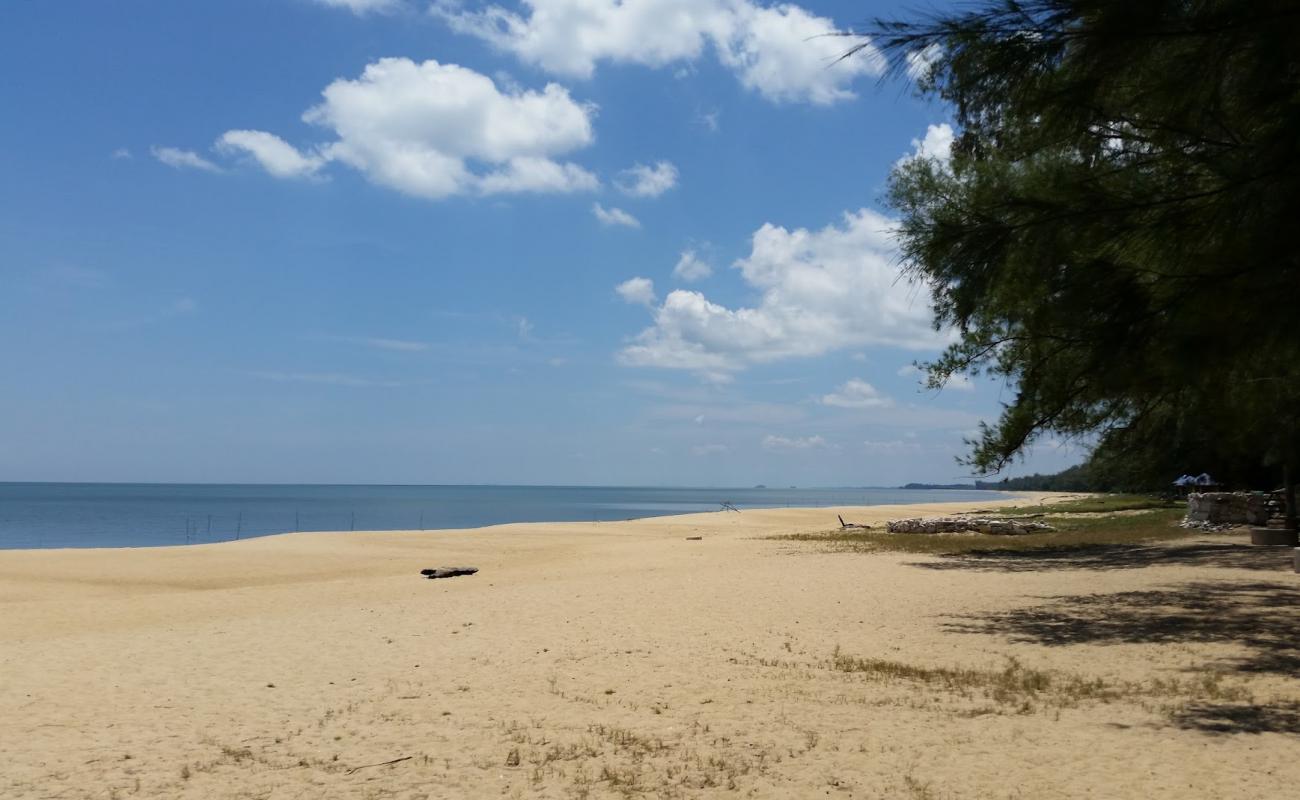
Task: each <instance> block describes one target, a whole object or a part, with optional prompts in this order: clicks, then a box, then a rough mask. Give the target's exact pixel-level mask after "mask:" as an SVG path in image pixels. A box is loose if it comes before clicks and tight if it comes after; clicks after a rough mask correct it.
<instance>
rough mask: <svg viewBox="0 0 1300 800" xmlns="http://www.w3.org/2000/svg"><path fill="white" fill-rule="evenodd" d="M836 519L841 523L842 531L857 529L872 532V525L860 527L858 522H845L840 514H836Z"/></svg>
mask: <svg viewBox="0 0 1300 800" xmlns="http://www.w3.org/2000/svg"><path fill="white" fill-rule="evenodd" d="M835 518H836V519H838V520H839V521H840V530H847V529H849V528H857V529H859V530H864V531H869V530H871V526H870V525H859V524H858V523H856V522H845V521H844V517H841V516H840V515H839V514H836V515H835Z"/></svg>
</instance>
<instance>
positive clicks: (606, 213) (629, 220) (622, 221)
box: [591, 203, 641, 228]
mask: <svg viewBox="0 0 1300 800" xmlns="http://www.w3.org/2000/svg"><path fill="white" fill-rule="evenodd" d="M591 213H592V214H595V215H596V219H598V220H600V224H601V225H607V226H611V227H613V226H618V227H623V228H639V227H641V221H640V220H638V219H637V218H636V217H634V216H632V215H631V214H629V213H627V212H626V211H624V210H623V209H621V208H614V207H612V206H611V207H610V208H605V207H604V206H602V205H601V204H600V203H594V204H592V206H591Z"/></svg>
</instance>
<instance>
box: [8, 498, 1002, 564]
mask: <svg viewBox="0 0 1300 800" xmlns="http://www.w3.org/2000/svg"><path fill="white" fill-rule="evenodd" d="M1004 496H1005V495H1002V494H1001V493H999V492H989V491H974V490H971V491H960V490H909V489H661V488H636V487H615V486H581V487H579V486H293V485H265V484H258V485H233V484H232V485H218V484H121V483H0V549H13V548H47V547H149V546H157V545H176V544H190V543H193V544H198V543H202V542H222V541H228V540H231V539H238V538H248V537H252V536H266V535H269V534H274V533H287V532H290V531H346V530H359V531H374V530H412V529H417V530H418V529H421V528H426V529H437V528H473V527H479V526H483V525H496V524H499V523H504V522H559V521H573V520H583V521H594V520H618V519H630V518H634V517H654V516H661V515H665V514H686V513H691V512H696V511H716V510H718V508H719V507H720V504H721V503H723V502H728V503H734V504H735V505H736V507H738V508H740V509H741V510H742V511H743V510H744V509H747V508H775V507H784V506H804V507H816V506H838V505H884V504H891V503H922V502H927V503H935V502H943V501H948V500H954V501H955V500H973V501H977V502H978V501H985V500H987V501H988V502H990V503H993V502H997V500H998V499H999V498H1001V497H1004Z"/></svg>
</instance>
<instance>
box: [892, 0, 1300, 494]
mask: <svg viewBox="0 0 1300 800" xmlns="http://www.w3.org/2000/svg"><path fill="white" fill-rule="evenodd" d="M968 8H969V7H968ZM867 33H869V34H870V35H871V36H872V44H873V45H874V46H875V47H877V48H880V49H882V50H883V51H884V52H885V53H886V55H887V57H888V58H889V59H890V63H891V64H892V65H893V67H894V69H895V70H897V71H900V72H901V71H903V70H910V71H912V72H913V74H915V73H916V72H917V70H918V69H920V70H921V71H922V72H923V74H922V75H921V76H920V79H919V80H920V87H921V91H922V92H924V93H929V94H932V95H937V96H938V97H940V98H942V99H943V100H944V101H946V102H947V103H948V104H950V106H951V108H952V109H953V111H954V113H955V122H956V128H957V133H956V138H955V142H954V144H953V148H952V152H951V158H950V159H946V160H945V159H935V158H917V159H913V160H910V161H907V162H905V163H903V164H901V165H900V166H899V167H897V168H896V169H895V171H894V174H893V176H892V178H891V185H890V199H891V202H892V204H893V205H894V207H895V208H896V209H897V210H898V211H899V212H900V213H901V215H902V248H903V254H904V258H905V261H906V264H907V265H908V268H909V269H910V270H911V271H912V273H913V274H914V275H915V276H917V277H919V278H921V279H923V280H924V281H925V282H927V283H928V284H929V286H930V287H931V288H932V290H933V296H934V305H935V310H936V312H937V319H938V323H937V324H940V325H951V326H955V327H956V329H957V330H958V331H959V333H960V339H959V341H957V343H956V344H954V345H952V346H951V347H950V348H949V349H948V350H947V351H946V352H945V353H944V354H943V355H942V356H941V357H940V358H938V359H937V360H935V361H934V362H932V363H929V364H927V365H926V366H927V367H928V368H929V373H930V380H931V382H932V383H933V384H936V385H939V384H942V383H943V382H944V381H945V380H946V379H947V378H948V377H949V376H951V375H952V374H955V373H962V372H986V373H988V374H991V375H995V376H1001V377H1003V378H1005V379H1007V381H1008V383H1009V384H1010V385H1012V386H1014V387H1015V394H1014V399H1012V400H1011V401H1010V402H1009V403H1008V404H1007V405H1006V406H1005V408H1004V410H1003V413H1002V415H1001V417H1000V419H998V421H997V422H996V423H995V424H992V425H988V426H985V427H984V428H983V430H982V432H981V435H980V436H979V438H978V439H977V440H975V441H973V442H971V445H972V449H971V452H970V454H969V456H968V457H967V463H969V464H970V465H971V466H973V467H974V468H976V469H978V470H981V471H985V472H994V471H998V470H1000V469H1001V468H1003V467H1004V466H1006V465H1007V464H1008V463H1009V462H1010V461H1011V460H1012V459H1014V458H1015V457H1016V456H1017V455H1018V454H1021V453H1023V452H1024V450H1025V448H1026V447H1028V446H1029V445H1030V444H1031V443H1032V442H1033V441H1034V440H1035V439H1036V438H1037V437H1039V436H1040V435H1042V434H1044V433H1047V432H1053V433H1055V434H1059V435H1064V436H1066V437H1078V438H1081V439H1084V440H1088V441H1095V442H1099V443H1100V444H1099V448H1100V451H1099V452H1104V453H1107V454H1110V455H1115V454H1129V455H1131V456H1132V458H1134V459H1138V460H1141V459H1146V460H1147V461H1148V462H1149V463H1150V464H1151V467H1152V469H1161V470H1164V469H1174V470H1177V469H1179V466H1178V464H1177V463H1176V462H1181V463H1182V465H1183V466H1182V467H1181V468H1182V469H1188V468H1192V467H1193V466H1196V467H1197V468H1201V469H1209V468H1210V467H1211V466H1213V465H1217V466H1218V468H1220V469H1221V470H1228V471H1229V472H1232V471H1237V472H1243V471H1249V470H1250V469H1251V467H1252V465H1261V464H1279V463H1283V462H1285V461H1291V463H1295V456H1296V455H1297V452H1298V448H1297V444H1298V442H1297V432H1298V431H1300V424H1298V423H1300V331H1298V329H1297V310H1298V307H1300V238H1298V237H1297V227H1298V226H1300V3H1297V2H1295V0H1001V1H1000V2H986V3H984V4H982V5H979V6H976V7H974V8H973V9H972V10H969V11H966V12H962V13H956V14H952V15H948V16H938V17H934V18H929V19H925V20H921V21H913V22H877V23H875V25H874V26H873V27H872V29H871V30H869V31H867ZM922 54H923V55H924V58H921V57H919V56H920V55H922ZM927 64H928V66H926V65H927ZM1176 474H1177V472H1175V473H1174V475H1176ZM1169 477H1173V476H1169Z"/></svg>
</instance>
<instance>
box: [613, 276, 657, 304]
mask: <svg viewBox="0 0 1300 800" xmlns="http://www.w3.org/2000/svg"><path fill="white" fill-rule="evenodd" d="M614 291H615V292H618V296H619V297H621V298H623V300H624V301H625V302H628V303H632V304H634V305H641V306H652V305H654V303H655V284H654V281H652V280H650V279H649V278H629V279H628V280H625V281H623V282H622V283H620V284H619V285H618V286H616V287H614Z"/></svg>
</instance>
